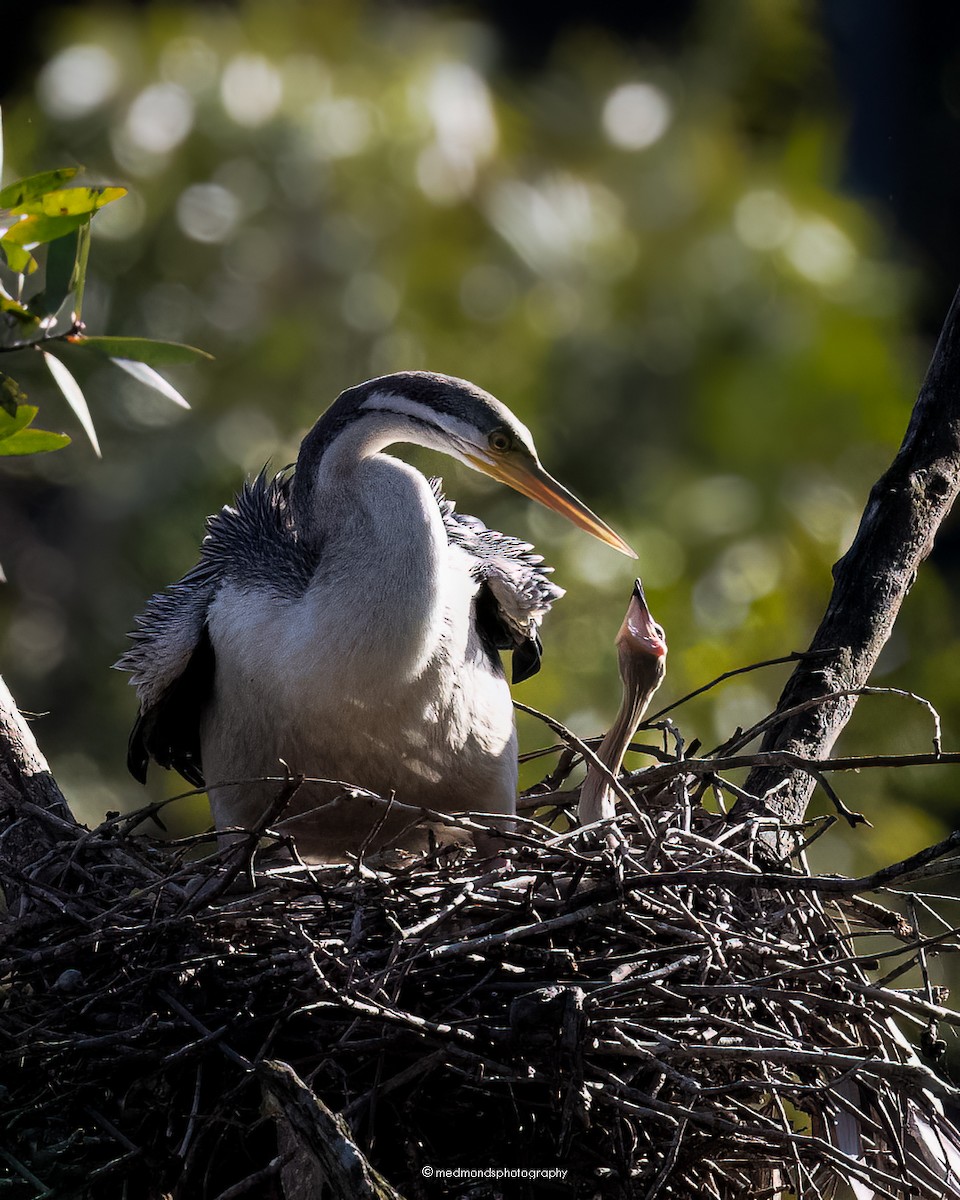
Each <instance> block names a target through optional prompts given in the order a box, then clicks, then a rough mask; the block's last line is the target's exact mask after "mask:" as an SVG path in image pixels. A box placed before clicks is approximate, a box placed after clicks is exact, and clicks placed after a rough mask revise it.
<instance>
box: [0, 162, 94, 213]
mask: <svg viewBox="0 0 960 1200" xmlns="http://www.w3.org/2000/svg"><path fill="white" fill-rule="evenodd" d="M79 171H80V168H79V167H61V168H60V169H59V170H57V171H41V172H40V173H39V174H38V175H28V176H27V177H26V179H17V180H15V181H14V182H13V183H8V184H7V186H6V187H5V188H0V208H17V207H19V206H20V205H22V204H29V203H30V202H31V201H34V200H39V199H40V197H41V196H44V195H46V194H47V193H48V192H51V191H53V190H55V189H56V188H59V187H60V186H61V185H62V184H64V183H69V182H70V180H71V179H73V177H74V176H75V175H77V174H78V173H79Z"/></svg>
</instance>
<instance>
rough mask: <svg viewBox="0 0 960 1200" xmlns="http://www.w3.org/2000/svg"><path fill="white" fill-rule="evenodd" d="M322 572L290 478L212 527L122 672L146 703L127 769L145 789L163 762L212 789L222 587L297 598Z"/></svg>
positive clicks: (259, 484) (246, 496)
mask: <svg viewBox="0 0 960 1200" xmlns="http://www.w3.org/2000/svg"><path fill="white" fill-rule="evenodd" d="M314 566H315V563H314V561H313V558H312V556H311V555H310V554H308V553H307V552H306V551H305V550H304V549H303V547H302V546H301V545H300V544H299V543H298V541H297V538H296V535H295V534H294V532H293V528H292V522H291V519H290V512H289V477H288V476H285V475H284V474H283V473H282V472H281V473H280V474H279V475H276V476H274V477H273V478H272V479H271V478H268V477H267V475H266V472H261V473H260V475H258V476H257V478H256V479H255V480H253V481H252V482H249V483H247V484H246V485H245V486H244V488H243V489H242V491H241V492H240V494H239V495H238V496H237V498H236V502H235V503H234V504H233V505H228V506H226V507H225V508H223V509H222V510H221V511H220V512H219V513H216V514H215V515H214V516H212V517H210V518H209V520H208V521H207V534H206V537H205V538H204V540H203V545H202V547H201V551H200V561H199V562H198V563H197V565H196V566H195V567H193V569H192V570H190V571H188V572H187V574H186V575H184V576H183V578H182V579H181V580H179V582H177V583H174V584H172V585H171V586H170V587H168V588H166V589H164V591H162V592H158V593H157V594H156V595H155V596H154V597H153V598H152V599H151V600H150V601H149V603H148V604H147V606H146V608H145V609H144V611H143V612H142V613H141V614H140V616H139V617H137V620H136V625H137V628H136V630H135V631H134V632H133V633H132V634H131V635H130V637H131V641H132V643H133V644H132V645H131V646H130V648H129V650H127V652H126V653H125V654H123V655H122V656H121V658H120V659H119V660H118V661H117V662H116V663H115V664H114V665H115V666H116V668H117V669H118V670H121V671H129V672H130V682H131V683H132V684H133V685H134V686H135V687H136V689H137V695H138V697H139V699H140V716H139V718H138V720H137V723H136V725H135V726H134V728H133V732H132V733H131V735H130V748H129V754H128V759H127V762H128V765H129V767H130V770H131V772H132V773H133V775H134V776H135V777H136V778H137V779H140V780H143V779H145V777H146V771H147V762H148V760H149V759H150V758H154V759H156V761H157V762H158V763H159V764H160V765H161V766H163V767H174V768H175V769H176V770H178V771H179V772H180V773H181V775H183V776H184V778H185V779H188V780H189V781H190V782H191V783H193V784H195V785H196V786H198V787H200V786H202V785H203V777H202V768H201V763H200V732H199V726H200V715H201V712H202V710H203V707H204V705H205V704H206V703H207V700H208V698H209V696H210V692H211V689H212V687H213V676H214V669H215V660H214V651H213V646H212V645H211V642H210V637H209V634H208V631H207V613H208V610H209V607H210V604H211V602H212V600H213V598H214V596H215V595H216V593H217V590H218V588H219V587H220V586H221V584H222V583H224V582H225V581H231V582H235V583H238V584H240V585H241V586H243V587H250V588H256V587H257V586H267V585H269V586H270V587H271V588H272V589H273V590H275V591H281V592H283V593H284V594H289V595H296V594H299V593H300V592H302V591H303V590H304V589H305V588H306V586H307V585H308V583H309V580H310V577H311V575H312V572H313V569H314Z"/></svg>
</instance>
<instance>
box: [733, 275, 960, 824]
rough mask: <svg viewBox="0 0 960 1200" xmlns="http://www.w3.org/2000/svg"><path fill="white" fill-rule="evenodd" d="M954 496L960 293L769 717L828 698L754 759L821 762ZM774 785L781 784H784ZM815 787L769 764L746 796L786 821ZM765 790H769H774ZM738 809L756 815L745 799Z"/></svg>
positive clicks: (769, 739) (780, 730) (959, 447)
mask: <svg viewBox="0 0 960 1200" xmlns="http://www.w3.org/2000/svg"><path fill="white" fill-rule="evenodd" d="M958 489H960V292H958V293H957V295H956V296H955V297H954V300H953V304H952V305H951V306H950V311H949V313H948V314H947V318H946V321H945V322H944V326H943V330H942V332H941V334H940V338H939V341H938V342H937V346H936V349H935V350H934V354H933V359H932V361H931V363H930V367H929V370H928V371H927V376H926V379H925V380H924V383H923V387H922V388H921V389H920V395H919V397H918V398H917V402H916V404H915V406H914V409H913V414H912V416H911V418H910V424H909V426H908V428H907V432H906V435H905V437H904V440H903V444H902V445H901V447H900V450H899V451H898V453H897V455H896V457H895V458H894V460H893V462H892V463H891V465H890V467H889V468H888V470H887V471H886V472H885V473H884V474H883V475H882V476H881V477H880V479H878V480H877V482H876V483H875V484H874V486H873V489H872V490H871V492H870V498H869V500H868V501H867V506H866V508H865V510H864V513H863V516H862V518H861V521H860V528H859V529H858V531H857V535H856V537H855V538H854V541H853V544H852V545H851V547H850V549H849V550H848V551H847V552H846V554H845V555H844V556H843V558H841V559H840V561H839V562H838V563H836V565H835V566H834V568H833V575H834V587H833V594H832V596H831V598H830V603H829V605H828V607H827V611H826V613H825V614H824V617H823V620H822V621H821V623H820V627H819V629H818V630H817V632H816V634H815V635H814V638H813V641H812V642H811V644H810V650H809V652H808V653H809V654H810V655H812V656H815V657H806V658H804V659H802V660H801V661H800V663H799V664H798V665H797V667H796V668H795V670H794V672H793V674H792V675H791V677H790V679H789V680H788V681H787V685H786V687H785V688H784V690H783V694H782V695H781V697H780V701H779V703H778V706H777V707H778V710H780V711H782V710H786V709H791V710H792V709H795V708H796V707H797V706H799V705H803V704H804V703H805V702H806V701H809V700H813V699H815V698H817V697H820V696H824V695H826V694H827V693H845V694H842V695H836V696H835V697H834V698H833V699H830V700H828V701H826V702H824V703H823V704H819V705H816V706H815V707H813V708H810V709H806V710H804V711H798V712H796V713H795V714H794V715H793V716H791V717H789V718H787V719H786V720H784V721H782V722H779V723H778V724H777V725H776V726H774V728H772V729H771V730H769V731H768V733H767V734H766V736H765V738H764V740H763V743H762V746H761V749H762V750H763V751H787V752H789V753H792V754H797V755H800V756H802V757H804V758H812V759H817V758H826V757H827V756H828V755H829V754H830V752H831V750H832V748H833V745H834V742H835V741H836V739H837V737H838V736H839V734H840V732H841V731H842V729H843V727H844V726H845V725H846V723H847V721H848V720H849V719H850V715H851V713H852V712H853V708H854V705H855V704H856V699H857V698H856V694H855V690H856V689H858V688H862V687H863V686H864V684H866V682H867V680H868V679H869V677H870V673H871V671H872V670H873V667H874V664H875V663H876V661H877V658H878V656H879V654H880V651H881V650H882V649H883V647H884V645H885V644H886V642H887V639H888V638H889V636H890V633H891V630H892V629H893V624H894V621H895V620H896V618H897V614H898V613H899V611H900V606H901V604H902V603H903V601H904V599H905V597H906V595H907V593H908V592H909V590H910V588H911V587H912V586H913V582H914V580H915V579H916V575H917V571H918V569H919V568H920V565H921V563H922V562H923V561H924V559H925V558H926V557H927V556H928V555H929V553H930V551H931V550H932V549H933V541H934V538H935V537H936V534H937V530H938V529H939V528H940V525H941V523H942V521H943V520H944V518H945V517H946V515H947V514H948V513H949V511H950V508H951V506H952V505H953V502H954V500H955V498H956V495H957V491H958ZM784 784H786V785H785V786H784ZM815 785H816V781H815V780H814V779H813V778H811V776H810V775H809V774H805V773H798V772H791V771H786V770H784V769H783V768H781V767H778V766H772V767H771V766H760V767H756V768H755V769H754V770H753V771H752V772H751V774H750V777H749V778H748V780H747V784H746V789H745V790H746V792H747V793H748V796H749V797H764V796H767V794H768V793H770V795H769V796H768V798H767V799H766V801H765V802H764V803H763V804H762V805H761V807H762V808H764V809H765V810H766V811H769V812H772V813H776V814H778V815H780V816H782V817H783V818H784V819H785V820H786V821H788V822H794V821H800V820H802V819H803V815H804V813H805V811H806V807H807V803H808V801H809V799H810V796H811V794H812V793H813V789H814V787H815ZM773 789H776V790H775V791H774V790H773ZM740 807H741V811H742V812H745V811H746V810H747V809H749V808H753V809H756V808H757V807H758V805H757V802H756V800H754V799H745V800H744V801H742V802H741V806H740Z"/></svg>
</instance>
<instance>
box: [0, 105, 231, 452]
mask: <svg viewBox="0 0 960 1200" xmlns="http://www.w3.org/2000/svg"><path fill="white" fill-rule="evenodd" d="M2 169H3V138H2V127H0V172H2ZM79 172H80V168H79V167H61V168H58V169H56V170H52V171H43V172H41V173H39V174H37V175H30V176H27V177H26V178H25V179H18V180H16V181H15V182H13V183H9V184H7V186H6V187H2V188H0V250H2V252H3V264H0V354H3V353H13V352H15V351H20V350H35V351H37V352H38V353H40V354H42V355H43V359H44V363H45V364H46V366H47V369H48V370H49V372H50V375H51V377H52V378H53V381H54V383H55V384H56V385H57V387H58V389H59V390H60V392H61V393H62V394H63V396H64V398H65V399H66V401H67V403H68V404H69V405H70V408H71V409H72V410H73V412H74V413H75V414H76V416H77V419H78V420H79V421H80V424H81V425H82V427H83V430H84V432H85V433H86V435H87V437H88V438H89V440H90V443H91V445H92V446H93V448H94V450H95V451H96V453H97V454H99V453H100V447H99V444H98V441H97V434H96V430H95V428H94V424H93V419H92V417H91V415H90V409H89V406H88V404H87V401H86V398H85V396H84V394H83V391H82V389H81V388H80V385H79V384H78V383H77V381H76V379H75V378H74V376H73V373H72V372H71V371H70V369H69V368H68V366H67V365H66V363H65V362H64V361H63V359H62V358H61V354H62V353H65V355H66V356H69V355H70V354H72V353H74V351H75V350H79V351H81V352H87V353H90V354H94V355H98V356H99V357H101V358H106V359H107V360H108V361H110V362H112V363H113V364H114V365H116V366H118V367H120V368H121V369H122V370H124V371H126V372H127V373H128V374H129V375H132V376H133V378H134V379H137V380H138V381H139V382H140V383H143V384H145V385H146V386H147V387H150V388H153V389H154V390H155V391H158V392H160V394H161V395H163V396H166V397H167V399H169V400H171V401H173V402H174V403H176V404H179V405H181V406H182V407H184V408H189V405H188V404H187V402H186V400H185V399H184V398H183V396H181V395H180V393H179V392H178V391H177V389H176V388H175V387H174V386H173V384H171V383H170V382H169V380H168V379H166V378H165V377H164V376H163V375H161V374H160V372H159V371H158V370H157V369H156V368H157V367H160V366H168V365H174V364H179V363H191V362H198V361H200V360H203V359H209V358H211V355H209V354H207V353H206V352H205V351H203V350H198V349H196V348H195V347H193V346H185V345H181V344H179V343H176V342H158V341H153V340H152V339H149V338H139V337H94V336H90V335H88V334H87V333H86V330H85V327H84V324H83V320H82V308H83V291H84V284H85V281H86V273H87V260H88V257H89V251H90V224H91V221H92V220H93V217H94V216H95V215H96V214H97V213H98V212H99V211H100V209H102V208H103V207H104V206H105V205H107V204H111V203H113V201H115V200H120V199H122V198H123V197H124V196H125V195H126V188H122V187H111V186H90V185H83V184H75V183H74V182H73V181H74V179H75V178H76V176H77V175H78V174H79ZM54 345H55V346H56V348H57V350H56V353H55V352H54V351H53V350H52V349H51V347H52V346H54ZM37 412H38V409H37V407H36V406H35V405H32V404H28V403H27V397H26V394H25V393H24V391H23V389H22V388H21V387H20V385H19V383H17V382H16V381H15V380H14V379H12V378H11V377H10V376H9V375H7V374H6V373H4V372H2V371H0V456H12V455H25V454H37V453H39V452H41V451H47V450H59V449H61V448H62V447H63V446H66V445H68V444H69V442H70V438H69V437H68V436H67V434H65V433H53V432H50V431H48V430H45V429H35V428H33V420H34V418H35V417H36V415H37Z"/></svg>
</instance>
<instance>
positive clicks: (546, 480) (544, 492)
mask: <svg viewBox="0 0 960 1200" xmlns="http://www.w3.org/2000/svg"><path fill="white" fill-rule="evenodd" d="M467 458H468V459H469V461H470V463H471V465H472V466H474V467H475V468H476V469H477V470H478V471H482V472H483V473H484V475H489V476H490V477H491V478H492V479H496V480H499V482H500V483H505V484H507V486H508V487H512V488H513V489H514V490H515V491H517V492H520V494H521V495H523V496H527V497H529V498H530V499H531V500H537V501H539V503H540V504H542V505H544V507H546V508H552V509H553V511H554V512H558V513H560V515H561V516H563V517H566V518H567V520H568V521H572V522H573V524H574V525H578V526H579V527H580V528H581V529H585V530H586V531H587V533H592V534H593V536H594V537H595V538H599V539H600V541H601V542H606V544H607V545H608V546H612V547H613V548H614V550H619V551H620V553H621V554H626V555H627V557H628V558H636V557H637V556H636V554H635V553H634V551H633V550H631V549H630V547H629V546H628V545H627V543H626V542H625V541H624V540H623V538H622V537H621V536H620V535H619V534H618V533H614V531H613V530H612V529H611V528H610V526H609V525H607V524H606V522H604V521H601V520H600V518H599V517H598V516H597V515H596V513H592V512H591V511H590V509H589V508H587V506H586V505H585V504H582V503H581V502H580V501H579V500H578V499H577V498H576V496H575V495H574V494H573V493H572V492H568V491H567V489H566V488H565V487H564V486H563V484H562V483H558V482H557V481H556V479H554V478H553V476H552V475H548V474H547V472H546V471H545V470H544V469H543V467H541V466H540V464H539V463H538V462H536V460H534V459H527V458H520V457H505V458H503V459H497V460H488V459H485V458H478V457H476V456H475V455H473V454H468V455H467Z"/></svg>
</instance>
